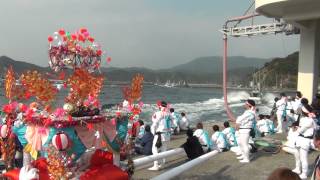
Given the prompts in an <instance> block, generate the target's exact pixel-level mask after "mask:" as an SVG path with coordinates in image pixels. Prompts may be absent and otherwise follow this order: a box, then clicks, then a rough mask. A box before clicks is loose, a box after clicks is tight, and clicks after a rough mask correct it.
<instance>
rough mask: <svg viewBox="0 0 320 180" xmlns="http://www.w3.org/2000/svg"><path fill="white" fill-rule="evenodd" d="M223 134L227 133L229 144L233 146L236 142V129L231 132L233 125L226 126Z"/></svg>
mask: <svg viewBox="0 0 320 180" xmlns="http://www.w3.org/2000/svg"><path fill="white" fill-rule="evenodd" d="M222 133H223V134H225V136H226V138H227V141H228V142H229V144H230V145H231V146H233V145H234V142H235V141H236V139H235V134H233V133H235V131H234V132H233V133H232V132H231V127H228V128H225V129H224V130H223V131H222Z"/></svg>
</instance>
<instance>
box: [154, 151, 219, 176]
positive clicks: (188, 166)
mask: <svg viewBox="0 0 320 180" xmlns="http://www.w3.org/2000/svg"><path fill="white" fill-rule="evenodd" d="M218 153H219V152H218V151H217V150H214V151H211V152H209V153H207V154H204V155H202V156H200V157H198V158H196V159H194V160H191V161H189V162H187V163H184V164H182V165H180V166H178V167H175V168H173V169H170V170H169V171H167V172H165V173H163V174H160V175H159V176H156V177H154V178H152V179H151V180H163V179H172V178H174V177H176V176H178V175H179V174H181V173H183V172H186V171H187V170H189V169H191V168H192V167H194V166H196V165H198V164H200V163H203V162H204V161H207V160H209V158H211V157H213V156H215V155H216V154H218Z"/></svg>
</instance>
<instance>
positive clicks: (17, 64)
mask: <svg viewBox="0 0 320 180" xmlns="http://www.w3.org/2000/svg"><path fill="white" fill-rule="evenodd" d="M9 66H12V67H13V68H14V71H15V72H16V73H18V74H21V73H23V72H25V71H27V70H37V71H39V72H45V71H48V70H49V68H45V67H40V66H37V65H34V64H31V63H27V62H23V61H16V60H13V59H11V58H9V57H7V56H0V74H1V75H3V74H5V72H6V69H7V68H8V67H9Z"/></svg>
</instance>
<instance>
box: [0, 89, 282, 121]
mask: <svg viewBox="0 0 320 180" xmlns="http://www.w3.org/2000/svg"><path fill="white" fill-rule="evenodd" d="M122 88H123V86H121V85H107V86H104V88H103V90H102V92H101V94H100V97H99V98H100V101H101V104H120V103H121V102H122V101H123V96H122ZM67 93H68V90H67V89H63V88H62V89H61V90H60V91H59V93H58V94H57V98H56V100H55V102H54V105H55V106H61V107H62V106H63V103H64V98H65V97H66V96H67ZM275 96H276V94H274V93H265V94H264V96H263V104H260V105H258V108H259V113H262V114H270V111H271V107H272V104H273V99H274V97H275ZM247 98H249V93H248V92H246V91H243V90H230V91H229V93H228V102H229V105H230V107H231V110H232V112H233V113H234V115H235V116H238V115H240V114H241V113H243V111H244V107H243V105H244V103H243V102H241V99H247ZM162 100H163V101H166V102H167V103H168V104H169V106H170V107H172V108H174V109H175V111H176V112H178V113H181V112H185V113H186V116H187V118H188V119H189V120H190V122H191V124H195V123H197V122H199V121H202V122H204V121H206V122H208V121H209V122H216V121H220V122H221V121H225V120H227V119H228V118H227V115H226V113H225V110H224V101H223V93H222V89H221V88H167V87H160V86H153V85H145V86H144V87H143V95H142V98H141V101H142V102H143V103H144V105H143V108H142V113H141V116H140V118H141V119H142V120H144V121H145V122H146V123H151V116H152V114H153V113H154V112H155V111H157V109H158V107H157V105H156V104H157V101H162ZM30 101H32V100H30ZM6 102H7V100H6V99H5V98H4V97H3V96H1V97H0V105H3V104H4V103H6Z"/></svg>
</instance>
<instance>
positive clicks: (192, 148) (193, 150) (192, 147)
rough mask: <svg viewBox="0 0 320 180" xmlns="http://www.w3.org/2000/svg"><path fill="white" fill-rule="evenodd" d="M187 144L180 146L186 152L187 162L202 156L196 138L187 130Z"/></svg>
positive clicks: (190, 130)
mask: <svg viewBox="0 0 320 180" xmlns="http://www.w3.org/2000/svg"><path fill="white" fill-rule="evenodd" d="M187 136H188V138H187V142H185V143H184V144H182V145H181V147H182V148H183V149H184V151H185V152H186V154H187V156H188V158H189V160H192V159H195V158H197V157H199V156H201V155H203V154H204V152H203V149H202V146H201V144H200V142H199V140H198V138H197V137H196V136H194V135H193V131H192V129H188V130H187Z"/></svg>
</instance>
